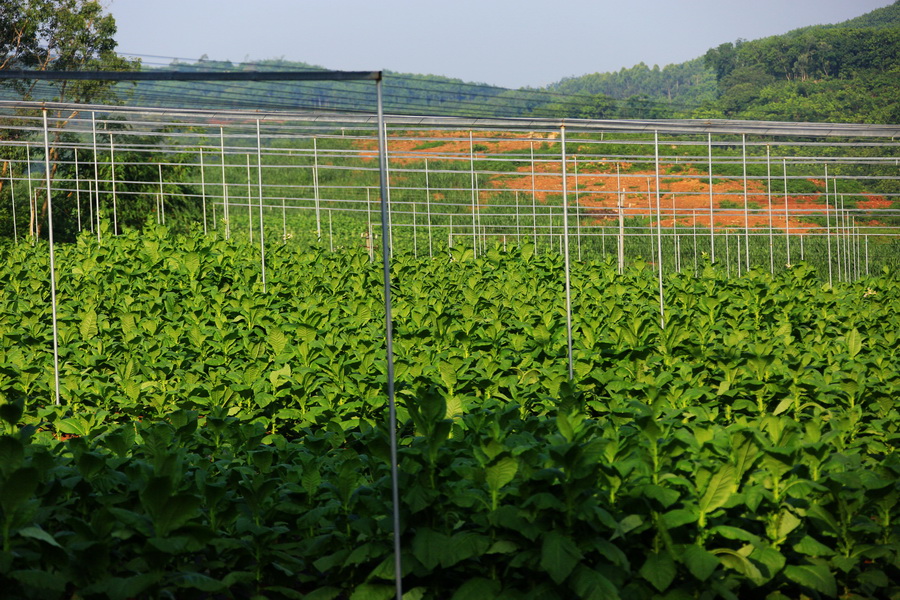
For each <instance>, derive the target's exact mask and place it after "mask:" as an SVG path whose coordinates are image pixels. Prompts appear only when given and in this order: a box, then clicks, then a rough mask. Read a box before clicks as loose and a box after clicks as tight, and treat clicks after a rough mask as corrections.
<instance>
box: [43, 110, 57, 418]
mask: <svg viewBox="0 0 900 600" xmlns="http://www.w3.org/2000/svg"><path fill="white" fill-rule="evenodd" d="M42 112H43V116H44V174H45V175H46V177H47V180H46V183H47V236H48V237H49V242H50V310H51V313H52V314H51V317H52V318H53V380H54V394H55V396H56V400H55V403H56V405H57V406H59V405H61V404H62V396H61V393H60V389H59V326H58V323H57V317H56V254H55V252H54V248H53V246H54V244H53V242H54V240H53V194H52V193H51V190H50V184H51V181H50V134H49V132H48V129H47V109H46V108H44V109H42Z"/></svg>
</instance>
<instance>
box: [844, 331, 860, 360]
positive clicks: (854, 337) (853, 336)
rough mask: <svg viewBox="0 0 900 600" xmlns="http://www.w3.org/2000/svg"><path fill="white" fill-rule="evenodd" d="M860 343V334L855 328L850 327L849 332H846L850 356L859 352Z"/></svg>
mask: <svg viewBox="0 0 900 600" xmlns="http://www.w3.org/2000/svg"><path fill="white" fill-rule="evenodd" d="M862 344H863V336H862V334H861V333H860V332H859V330H857V329H856V328H854V329H852V330H851V331H850V333H848V334H847V351H848V352H849V353H850V357H851V358H853V357H855V356H856V355H857V354H859V352H860V350H862Z"/></svg>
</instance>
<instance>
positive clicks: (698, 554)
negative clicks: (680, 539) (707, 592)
mask: <svg viewBox="0 0 900 600" xmlns="http://www.w3.org/2000/svg"><path fill="white" fill-rule="evenodd" d="M681 560H682V562H683V563H684V565H685V566H686V567H687V568H688V571H690V572H691V575H693V576H694V577H696V578H697V579H699V580H700V581H706V580H707V579H709V576H710V575H712V574H713V572H714V571H715V570H716V568H718V566H719V559H718V558H716V555H715V554H713V553H711V552H707V551H706V550H705V549H704V548H702V547H700V546H695V545H690V546H686V547H685V548H684V552H683V553H682V555H681Z"/></svg>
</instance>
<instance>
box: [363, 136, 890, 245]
mask: <svg viewBox="0 0 900 600" xmlns="http://www.w3.org/2000/svg"><path fill="white" fill-rule="evenodd" d="M556 137H557V136H556V134H555V133H549V134H540V133H515V132H478V133H477V134H476V136H473V139H472V141H471V143H470V139H469V136H468V135H467V134H466V133H465V132H454V131H422V132H404V133H403V134H402V137H401V136H399V135H395V136H393V137H389V138H388V140H387V144H388V148H387V150H388V156H389V160H390V163H391V164H401V165H407V164H410V163H417V162H418V163H421V162H422V161H424V160H426V159H464V158H466V157H468V155H469V153H470V151H471V149H472V147H473V146H474V147H475V148H477V150H476V152H475V156H476V157H478V158H481V157H484V156H485V155H488V154H501V153H506V152H523V153H525V152H527V151H528V150H530V149H531V148H532V147H534V148H538V147H539V146H540V145H541V144H544V143H547V142H552V141H553V140H555V139H556ZM356 147H357V148H359V149H360V150H362V151H363V154H362V156H363V157H364V158H366V159H370V160H374V159H376V158H377V147H376V142H374V141H373V140H360V141H358V142H356ZM539 158H540V159H541V162H537V163H535V165H534V171H535V173H534V175H532V174H531V170H532V167H531V166H525V167H520V168H519V169H518V172H519V173H521V174H516V173H504V174H502V175H495V176H493V177H491V178H490V180H489V183H490V186H491V188H490V189H482V190H480V192H479V197H478V200H479V204H481V205H482V206H488V205H489V204H490V203H491V197H492V195H493V193H495V192H499V191H519V192H525V193H526V194H527V195H528V196H531V195H532V194H533V195H534V198H535V199H536V200H537V201H539V202H541V203H546V202H547V199H548V197H550V196H554V197H557V198H558V197H559V196H561V194H562V174H561V162H560V161H556V162H545V160H546V155H544V154H542V155H540V156H539ZM618 166H619V170H620V175H617V174H616V163H613V162H608V161H594V162H588V161H584V160H583V159H582V161H580V162H577V170H578V175H577V177H576V175H575V174H574V170H575V168H576V161H575V160H574V159H573V160H572V161H569V162H568V163H567V167H568V179H567V181H566V186H567V190H568V196H569V201H570V203H572V204H573V205H574V203H575V202H576V200H577V202H578V204H579V205H580V206H581V210H582V214H585V215H586V216H587V217H588V218H593V219H595V220H598V219H599V221H598V222H603V221H605V220H608V219H617V218H618V208H617V203H618V198H617V196H618V195H619V194H617V193H616V191H617V190H619V191H620V192H621V195H622V204H623V209H624V211H625V215H626V217H635V216H642V217H650V218H651V219H653V218H654V217H655V216H656V173H655V171H638V172H634V171H631V168H632V165H631V163H624V162H623V163H619V164H618ZM661 167H662V169H663V173H665V174H661V176H660V180H659V181H660V209H661V210H660V212H661V213H662V215H661V221H660V224H661V226H662V227H672V226H673V225H674V224H677V225H679V226H683V227H684V226H686V227H690V226H692V225H694V224H696V225H697V226H700V227H709V226H710V211H709V208H710V196H709V192H710V189H709V184H708V183H706V182H705V181H703V179H702V178H703V177H704V176H705V173H704V172H703V171H697V170H694V169H693V168H692V167H690V165H686V164H684V163H682V164H679V165H672V164H668V165H661ZM676 168H677V172H672V173H669V171H673V170H675V169H676ZM686 176H690V177H686ZM809 181H810V182H811V183H814V184H815V185H817V186H818V187H821V188H823V189H824V186H825V182H824V181H823V180H818V179H809ZM746 186H747V195H746V203H747V205H748V207H749V211H748V212H747V214H746V215H745V211H744V202H745V199H744V182H743V181H742V180H740V179H732V180H728V181H723V182H718V183H715V184H714V185H713V189H712V204H713V207H714V208H715V209H716V210H715V214H714V215H713V219H714V222H715V223H714V225H715V227H716V228H729V227H740V228H742V227H744V226H745V225H749V227H769V226H770V225H771V226H772V227H774V228H777V229H785V228H786V227H789V228H790V229H791V230H794V231H796V230H803V229H818V228H819V227H820V226H818V225H815V224H813V223H809V222H805V221H804V220H803V216H804V215H806V214H813V213H821V212H822V211H823V209H824V202H823V201H822V199H821V196H820V195H818V194H812V195H806V196H799V195H793V196H791V197H789V198H788V199H787V207H785V199H784V197H783V196H781V195H779V194H777V193H773V195H772V197H771V201H772V206H771V214H770V212H769V210H768V204H769V198H768V196H767V195H766V191H765V182H763V181H759V180H750V181H747V184H746ZM434 199H435V200H438V199H439V198H438V196H437V195H435V196H434ZM723 203H725V206H724V207H723V206H722V204H723ZM891 204H892V203H891V202H890V201H888V200H886V199H884V198H881V197H877V196H867V200H865V201H862V202H860V203H859V204H858V206H859V207H860V208H864V209H874V208H886V207H889V206H891ZM786 210H787V213H788V214H789V215H790V216H789V218H786V214H785V211H786ZM654 224H655V223H654ZM797 233H802V231H797Z"/></svg>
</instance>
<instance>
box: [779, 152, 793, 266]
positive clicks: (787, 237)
mask: <svg viewBox="0 0 900 600" xmlns="http://www.w3.org/2000/svg"><path fill="white" fill-rule="evenodd" d="M781 169H782V173H783V177H784V242H785V254H786V255H787V264H791V218H790V214H789V213H788V183H787V159H786V158H783V159H781Z"/></svg>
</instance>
